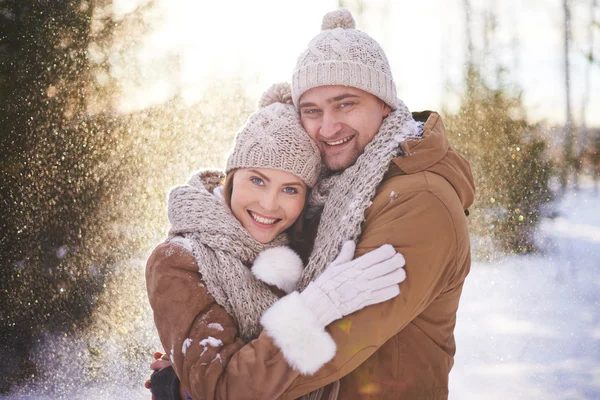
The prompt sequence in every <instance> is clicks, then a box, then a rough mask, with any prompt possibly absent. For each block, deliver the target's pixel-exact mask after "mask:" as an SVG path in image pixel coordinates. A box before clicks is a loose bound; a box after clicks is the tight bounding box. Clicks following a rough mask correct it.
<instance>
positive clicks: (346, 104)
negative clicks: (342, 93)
mask: <svg viewBox="0 0 600 400" xmlns="http://www.w3.org/2000/svg"><path fill="white" fill-rule="evenodd" d="M351 105H352V103H341V104H340V105H339V107H340V108H346V107H350V106H351Z"/></svg>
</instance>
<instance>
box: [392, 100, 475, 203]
mask: <svg viewBox="0 0 600 400" xmlns="http://www.w3.org/2000/svg"><path fill="white" fill-rule="evenodd" d="M413 117H414V118H415V120H416V121H422V122H425V126H424V127H423V136H422V137H420V138H410V139H406V140H405V141H404V142H403V143H402V148H403V150H404V153H405V154H404V155H402V156H400V157H396V158H395V159H394V160H393V162H394V164H395V165H396V166H398V167H399V168H400V169H401V170H402V172H404V173H405V174H415V173H418V172H423V171H429V172H433V173H435V174H438V175H440V176H442V177H443V178H445V179H446V180H447V181H448V182H450V184H451V185H452V187H453V188H454V190H455V191H456V194H457V195H458V197H459V198H460V200H461V202H462V204H463V208H464V209H465V210H466V209H467V208H468V207H470V206H471V205H472V204H473V200H474V199H475V182H474V181H473V174H472V173H471V164H470V163H469V161H467V160H466V159H465V158H464V157H463V156H461V155H460V154H458V153H457V152H456V151H455V150H454V149H452V147H450V145H449V143H448V136H447V135H446V128H445V127H444V123H443V121H442V118H441V117H440V115H439V114H438V113H436V112H433V111H423V112H418V113H413Z"/></svg>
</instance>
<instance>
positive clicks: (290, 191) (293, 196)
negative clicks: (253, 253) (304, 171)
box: [231, 168, 307, 243]
mask: <svg viewBox="0 0 600 400" xmlns="http://www.w3.org/2000/svg"><path fill="white" fill-rule="evenodd" d="M232 186H233V191H232V193H231V211H232V212H233V215H235V217H236V218H237V219H238V220H239V221H240V223H241V224H242V226H243V227H244V228H246V229H247V230H248V232H250V235H252V237H253V238H254V239H255V240H256V241H258V242H260V243H269V242H270V241H272V240H273V239H275V237H276V236H277V235H279V234H280V233H282V232H283V231H285V230H286V229H287V228H289V227H290V226H292V224H293V223H294V222H296V219H298V217H299V216H300V213H301V212H302V209H303V208H304V202H305V201H306V190H307V189H306V185H305V184H304V182H303V181H302V180H301V179H300V178H298V177H297V176H295V175H293V174H290V173H289V172H284V171H280V170H275V169H266V168H240V169H238V170H236V171H235V174H234V175H233V183H232Z"/></svg>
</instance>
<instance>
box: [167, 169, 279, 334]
mask: <svg viewBox="0 0 600 400" xmlns="http://www.w3.org/2000/svg"><path fill="white" fill-rule="evenodd" d="M223 178H224V174H223V173H222V172H218V171H210V170H207V171H200V172H199V173H196V174H195V175H193V176H192V177H191V178H190V180H189V181H188V184H187V185H183V186H177V187H175V188H173V189H172V190H171V192H170V194H169V202H168V213H169V221H170V223H171V229H170V231H169V235H183V237H185V238H186V239H188V240H189V241H190V242H191V243H192V248H193V254H194V257H195V259H196V261H197V264H198V272H200V274H201V275H202V280H203V281H204V283H205V285H206V289H207V290H208V292H209V293H210V294H211V296H213V297H214V299H215V301H216V302H217V303H218V304H219V305H221V306H222V307H223V308H225V310H226V311H227V312H228V313H229V314H230V315H231V316H233V317H234V318H235V320H236V322H237V325H238V328H239V332H240V336H241V337H242V338H243V339H244V340H245V341H250V340H252V339H254V338H256V337H258V335H259V334H260V332H261V330H262V327H261V325H260V322H259V321H260V317H261V316H262V315H263V313H264V312H265V311H266V310H267V309H268V308H269V307H270V306H271V305H272V304H273V303H275V302H276V301H277V300H278V297H277V296H276V295H275V294H274V293H273V292H272V291H271V290H270V289H269V288H268V287H267V286H266V284H264V283H263V282H261V281H260V280H258V279H256V278H255V277H254V276H253V275H252V272H251V270H250V268H249V266H250V265H251V264H252V263H253V262H254V259H255V258H256V256H257V255H258V253H260V252H261V251H262V250H265V249H267V248H270V247H276V246H284V245H286V244H287V237H286V235H285V234H281V235H279V236H277V237H276V238H275V240H273V241H272V242H270V243H268V244H261V243H259V242H257V241H256V240H254V238H252V236H251V235H250V233H248V231H247V230H246V229H245V228H244V227H243V226H242V225H241V224H240V222H239V221H238V220H237V219H236V218H235V216H234V215H233V214H232V213H231V211H230V209H229V208H228V207H227V205H226V204H225V202H223V201H222V200H221V199H219V198H218V197H217V196H215V195H214V194H213V193H212V192H213V190H214V188H215V187H217V186H218V185H219V184H220V183H221V182H222V180H223Z"/></svg>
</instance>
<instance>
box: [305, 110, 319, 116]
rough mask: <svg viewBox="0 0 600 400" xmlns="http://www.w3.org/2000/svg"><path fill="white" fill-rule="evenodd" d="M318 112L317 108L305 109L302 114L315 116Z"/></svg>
mask: <svg viewBox="0 0 600 400" xmlns="http://www.w3.org/2000/svg"><path fill="white" fill-rule="evenodd" d="M318 112H319V109H318V108H305V109H304V110H302V114H309V115H311V114H316V113H318Z"/></svg>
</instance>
